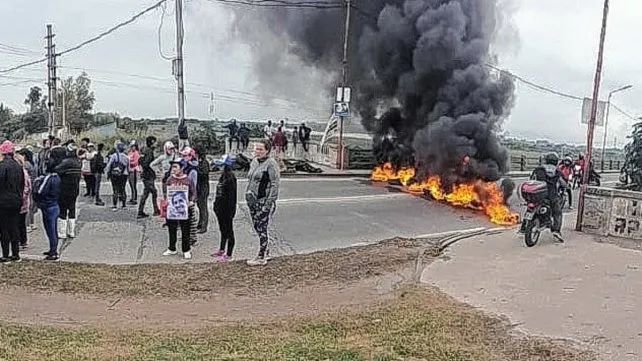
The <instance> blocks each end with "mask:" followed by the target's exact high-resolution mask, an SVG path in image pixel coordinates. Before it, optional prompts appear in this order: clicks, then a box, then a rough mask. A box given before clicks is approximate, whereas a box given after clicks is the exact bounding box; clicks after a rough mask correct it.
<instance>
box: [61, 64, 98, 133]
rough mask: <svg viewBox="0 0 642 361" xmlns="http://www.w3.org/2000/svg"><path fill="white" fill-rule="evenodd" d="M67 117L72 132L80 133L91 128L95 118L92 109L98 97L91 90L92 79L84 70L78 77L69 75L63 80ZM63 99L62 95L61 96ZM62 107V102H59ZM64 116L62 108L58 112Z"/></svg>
mask: <svg viewBox="0 0 642 361" xmlns="http://www.w3.org/2000/svg"><path fill="white" fill-rule="evenodd" d="M62 88H63V91H64V107H65V117H66V121H67V126H68V129H69V131H70V132H71V133H74V134H78V133H80V132H82V131H85V130H87V129H88V128H89V125H90V124H91V122H92V120H93V116H92V114H91V110H92V109H93V107H94V102H95V101H96V98H95V96H94V92H93V91H91V79H90V78H89V75H87V73H85V72H83V73H82V74H80V75H79V76H78V77H76V79H74V78H73V77H69V78H67V79H65V80H64V81H63V82H62ZM60 100H61V101H62V97H61V98H60ZM58 106H59V107H62V106H63V105H62V104H58ZM58 114H59V116H62V109H61V111H59V112H58Z"/></svg>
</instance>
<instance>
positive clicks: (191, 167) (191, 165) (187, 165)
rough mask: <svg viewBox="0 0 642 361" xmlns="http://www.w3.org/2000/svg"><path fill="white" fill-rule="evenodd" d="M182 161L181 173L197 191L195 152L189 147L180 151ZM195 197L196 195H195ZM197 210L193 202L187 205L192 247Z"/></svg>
mask: <svg viewBox="0 0 642 361" xmlns="http://www.w3.org/2000/svg"><path fill="white" fill-rule="evenodd" d="M181 157H182V160H181V161H180V163H181V167H182V168H183V172H185V174H186V175H187V179H189V181H190V183H191V184H192V185H193V186H194V189H198V160H197V159H196V151H194V149H192V148H190V147H185V148H183V150H182V151H181ZM195 196H196V194H195ZM198 217H199V215H198V214H197V208H196V204H195V202H190V205H189V224H190V244H191V245H192V246H193V245H195V244H196V242H197V241H198V238H197V236H196V234H197V227H198Z"/></svg>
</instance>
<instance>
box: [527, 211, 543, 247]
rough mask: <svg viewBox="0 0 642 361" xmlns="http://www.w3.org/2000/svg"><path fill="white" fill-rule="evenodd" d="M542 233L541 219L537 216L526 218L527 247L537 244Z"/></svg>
mask: <svg viewBox="0 0 642 361" xmlns="http://www.w3.org/2000/svg"><path fill="white" fill-rule="evenodd" d="M540 234H541V231H540V228H539V219H538V218H537V217H535V219H531V220H524V243H526V247H534V246H535V245H537V242H539V236H540Z"/></svg>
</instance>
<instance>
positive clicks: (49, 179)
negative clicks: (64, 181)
mask: <svg viewBox="0 0 642 361" xmlns="http://www.w3.org/2000/svg"><path fill="white" fill-rule="evenodd" d="M33 197H34V199H35V200H36V202H37V203H38V207H39V208H49V207H53V206H55V205H58V199H59V198H60V177H59V176H58V174H56V173H52V174H50V175H47V176H46V178H45V181H43V182H42V184H41V185H40V188H39V189H34V190H33Z"/></svg>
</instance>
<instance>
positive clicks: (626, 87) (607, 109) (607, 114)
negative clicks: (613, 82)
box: [600, 85, 633, 172]
mask: <svg viewBox="0 0 642 361" xmlns="http://www.w3.org/2000/svg"><path fill="white" fill-rule="evenodd" d="M631 88H633V85H626V86H623V87H621V88H619V89H615V90H613V91H612V92H610V93H609V99H608V100H607V102H606V120H605V121H604V139H602V159H601V163H602V164H601V166H600V169H601V170H602V172H603V171H604V152H605V151H606V137H607V135H608V131H609V128H608V127H609V113H610V111H611V97H612V96H613V94H615V93H618V92H621V91H624V90H629V89H631Z"/></svg>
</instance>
